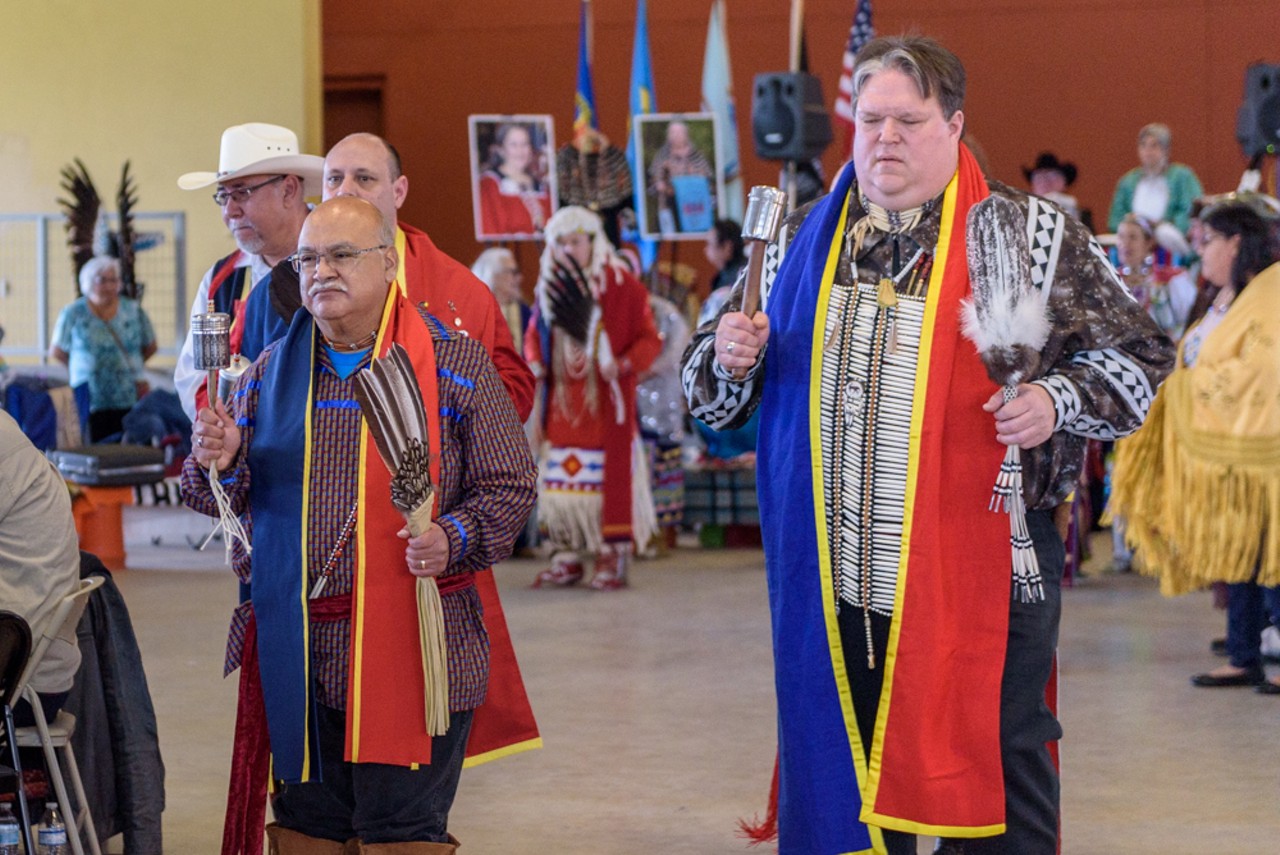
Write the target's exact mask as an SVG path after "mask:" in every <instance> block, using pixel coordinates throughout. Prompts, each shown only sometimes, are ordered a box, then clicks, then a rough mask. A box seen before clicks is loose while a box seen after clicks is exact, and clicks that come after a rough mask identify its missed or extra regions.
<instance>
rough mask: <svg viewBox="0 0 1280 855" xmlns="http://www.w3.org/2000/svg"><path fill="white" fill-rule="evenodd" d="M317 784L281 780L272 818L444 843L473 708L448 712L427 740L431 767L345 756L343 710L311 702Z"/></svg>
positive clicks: (320, 833) (308, 828) (335, 833)
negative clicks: (442, 730)
mask: <svg viewBox="0 0 1280 855" xmlns="http://www.w3.org/2000/svg"><path fill="white" fill-rule="evenodd" d="M315 709H316V725H317V727H318V729H319V732H320V752H319V753H320V767H321V773H322V775H323V780H322V781H308V782H307V783H305V784H288V785H279V787H280V789H279V791H278V792H277V795H276V797H275V798H274V799H273V800H272V803H271V808H272V811H273V812H274V813H275V816H276V822H278V823H279V824H280V825H282V826H284V827H285V828H289V829H292V830H294V831H298V832H301V833H302V834H306V835H308V836H310V837H318V838H321V839H324V840H337V841H342V842H345V841H347V840H350V839H351V838H353V837H358V838H359V839H360V840H361V841H363V842H364V843H408V842H415V841H418V842H430V843H444V842H446V841H448V839H449V832H448V823H449V808H451V807H452V806H453V797H454V795H455V794H456V793H457V791H458V778H459V777H460V776H461V774H462V760H463V757H464V756H465V754H466V751H467V737H468V736H469V735H470V734H471V717H472V713H471V711H467V712H456V713H453V714H452V715H451V716H450V719H449V732H448V733H446V734H445V735H444V736H437V737H435V738H434V739H432V740H431V764H430V765H428V766H420V767H419V768H417V769H410V768H408V767H407V766H390V765H386V764H383V763H348V762H346V761H345V760H343V759H342V758H343V754H344V749H345V741H346V726H347V720H346V714H345V713H344V712H342V711H341V710H335V709H331V708H329V707H326V706H322V705H320V704H317V705H316V708H315Z"/></svg>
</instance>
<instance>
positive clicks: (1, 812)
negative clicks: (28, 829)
mask: <svg viewBox="0 0 1280 855" xmlns="http://www.w3.org/2000/svg"><path fill="white" fill-rule="evenodd" d="M21 838H22V831H21V829H19V828H18V820H17V819H15V818H14V815H13V808H12V807H11V806H10V805H9V803H8V802H5V803H3V804H0V855H18V841H19V840H20V839H21Z"/></svg>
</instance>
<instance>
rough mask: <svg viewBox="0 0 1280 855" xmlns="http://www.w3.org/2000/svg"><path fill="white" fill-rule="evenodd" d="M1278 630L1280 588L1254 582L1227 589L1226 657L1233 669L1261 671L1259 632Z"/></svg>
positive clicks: (1279, 620)
mask: <svg viewBox="0 0 1280 855" xmlns="http://www.w3.org/2000/svg"><path fill="white" fill-rule="evenodd" d="M1270 623H1275V624H1276V625H1277V626H1280V588H1263V587H1261V586H1259V585H1258V584H1257V583H1255V582H1237V583H1235V584H1231V585H1227V655H1228V656H1229V657H1231V664H1232V665H1234V666H1235V667H1237V668H1261V667H1262V631H1263V630H1264V629H1266V628H1267V625H1268V624H1270Z"/></svg>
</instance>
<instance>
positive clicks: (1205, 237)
mask: <svg viewBox="0 0 1280 855" xmlns="http://www.w3.org/2000/svg"><path fill="white" fill-rule="evenodd" d="M1225 237H1226V235H1224V234H1220V233H1218V232H1211V231H1209V230H1207V229H1206V230H1205V231H1203V232H1201V234H1200V244H1199V246H1200V249H1204V248H1205V247H1206V246H1208V245H1209V244H1211V243H1213V242H1214V241H1215V240H1222V239H1224V238H1225Z"/></svg>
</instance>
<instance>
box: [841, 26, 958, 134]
mask: <svg viewBox="0 0 1280 855" xmlns="http://www.w3.org/2000/svg"><path fill="white" fill-rule="evenodd" d="M886 69H893V70H894V71H900V72H902V73H903V74H905V75H907V76H908V77H910V78H911V79H912V80H914V81H915V83H916V88H917V89H919V90H920V97H922V98H928V97H930V96H931V95H936V96H937V98H938V103H939V104H940V105H941V106H942V116H943V118H946V119H950V118H951V117H952V116H953V115H955V112H956V111H957V110H959V109H962V108H963V107H964V87H965V73H964V65H963V64H962V63H961V62H960V57H958V56H956V55H955V54H954V53H952V52H951V51H949V50H947V49H946V48H944V47H943V46H942V45H940V44H939V43H938V42H936V41H934V40H933V39H931V38H929V37H928V36H917V35H902V36H882V37H880V38H878V39H872V40H871V41H869V42H867V43H866V44H865V45H863V47H862V50H860V51H858V55H857V56H856V57H854V60H853V101H854V103H855V104H856V103H857V101H858V94H859V93H860V92H862V87H863V86H865V85H866V83H867V81H868V80H869V79H870V78H871V76H872V75H874V74H878V73H879V72H881V71H884V70H886Z"/></svg>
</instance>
